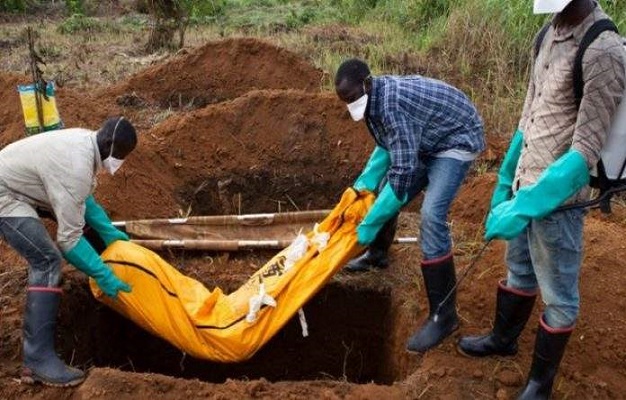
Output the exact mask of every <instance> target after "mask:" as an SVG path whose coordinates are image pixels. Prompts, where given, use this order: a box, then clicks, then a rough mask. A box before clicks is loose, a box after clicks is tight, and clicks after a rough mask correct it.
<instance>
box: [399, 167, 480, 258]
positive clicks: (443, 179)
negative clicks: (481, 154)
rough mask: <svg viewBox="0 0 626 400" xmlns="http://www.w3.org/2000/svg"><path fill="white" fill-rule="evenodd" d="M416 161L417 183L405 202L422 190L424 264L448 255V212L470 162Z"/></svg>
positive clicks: (449, 243)
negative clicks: (417, 169)
mask: <svg viewBox="0 0 626 400" xmlns="http://www.w3.org/2000/svg"><path fill="white" fill-rule="evenodd" d="M420 161H421V165H420V169H419V175H420V176H419V180H418V182H417V184H416V185H415V187H413V188H412V190H411V191H410V193H409V198H413V197H415V196H416V195H417V194H418V193H419V192H421V191H422V190H424V189H426V190H425V193H424V202H423V203H422V209H421V211H420V214H421V224H420V242H421V246H422V254H423V257H424V260H425V261H428V260H432V259H435V258H439V257H443V256H445V255H448V254H449V253H450V252H451V251H452V240H451V239H450V229H449V227H448V221H447V219H448V212H449V211H450V205H451V204H452V201H453V200H454V198H455V197H456V194H457V193H458V191H459V188H460V187H461V184H462V183H463V180H464V179H465V176H466V175H467V171H468V170H469V167H470V165H471V164H472V162H471V161H461V160H457V159H454V158H445V157H429V156H423V157H421V158H420Z"/></svg>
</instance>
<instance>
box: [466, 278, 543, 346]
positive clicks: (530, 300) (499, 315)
mask: <svg viewBox="0 0 626 400" xmlns="http://www.w3.org/2000/svg"><path fill="white" fill-rule="evenodd" d="M536 298H537V293H536V292H534V293H525V292H522V291H520V290H515V289H512V288H509V287H506V283H505V281H500V283H499V285H498V294H497V297H496V299H497V300H496V317H495V322H494V324H493V330H492V331H491V332H489V333H488V334H486V335H482V336H466V337H463V338H461V340H460V341H459V349H460V350H461V352H462V353H464V354H466V355H468V356H472V357H484V356H492V355H499V356H512V355H514V354H517V338H519V335H520V334H521V333H522V331H523V330H524V327H525V326H526V322H528V318H529V317H530V314H531V313H532V311H533V306H534V305H535V299H536Z"/></svg>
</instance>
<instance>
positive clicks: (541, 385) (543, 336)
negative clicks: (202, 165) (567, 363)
mask: <svg viewBox="0 0 626 400" xmlns="http://www.w3.org/2000/svg"><path fill="white" fill-rule="evenodd" d="M573 330H574V329H573V327H572V328H565V329H554V328H550V327H549V326H548V325H547V324H546V323H545V321H544V319H543V317H541V320H540V323H539V329H537V338H536V339H535V353H534V354H533V363H532V365H531V367H530V373H529V374H528V382H527V383H526V387H525V388H524V390H523V391H522V393H521V394H520V396H519V397H518V399H519V400H537V399H549V398H550V395H551V394H552V384H553V383H554V377H555V376H556V373H557V371H558V369H559V364H560V363H561V359H562V358H563V353H565V347H566V346H567V342H568V341H569V338H570V336H571V334H572V331H573Z"/></svg>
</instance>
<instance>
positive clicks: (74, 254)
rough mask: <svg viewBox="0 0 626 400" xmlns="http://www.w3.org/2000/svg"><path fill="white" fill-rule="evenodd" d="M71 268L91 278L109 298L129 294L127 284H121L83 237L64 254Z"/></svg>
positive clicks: (129, 289)
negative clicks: (120, 293)
mask: <svg viewBox="0 0 626 400" xmlns="http://www.w3.org/2000/svg"><path fill="white" fill-rule="evenodd" d="M64 256H65V259H66V260H67V261H69V262H70V263H71V264H72V265H73V266H75V267H76V268H78V269H79V270H81V271H83V272H84V273H86V274H87V275H89V276H90V277H92V278H93V279H94V280H95V281H96V283H97V284H98V286H99V287H100V289H102V291H103V292H104V294H106V295H107V296H109V297H112V298H115V297H117V292H119V291H120V290H121V291H124V292H127V293H128V292H130V291H131V288H130V286H128V284H127V283H125V282H122V281H121V280H120V279H119V278H118V277H117V276H115V274H114V273H113V271H112V270H111V268H109V267H108V266H107V265H106V264H105V263H104V262H102V259H101V258H100V256H98V253H96V251H95V250H94V249H93V247H91V245H90V244H89V242H88V241H87V239H85V237H84V236H83V237H81V238H80V240H79V241H78V243H76V246H74V247H73V248H72V249H71V250H69V251H68V252H66V253H65V254H64Z"/></svg>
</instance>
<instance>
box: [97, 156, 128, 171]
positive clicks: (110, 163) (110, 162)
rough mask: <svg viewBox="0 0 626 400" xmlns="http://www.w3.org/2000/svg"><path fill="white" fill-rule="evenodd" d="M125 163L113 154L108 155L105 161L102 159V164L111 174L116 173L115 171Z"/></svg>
mask: <svg viewBox="0 0 626 400" xmlns="http://www.w3.org/2000/svg"><path fill="white" fill-rule="evenodd" d="M123 163H124V160H120V159H118V158H115V157H113V156H108V157H107V158H105V159H104V161H102V166H103V167H104V169H106V170H107V171H108V172H109V174H111V175H114V174H115V171H117V170H118V169H120V167H121V166H122V164H123Z"/></svg>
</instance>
